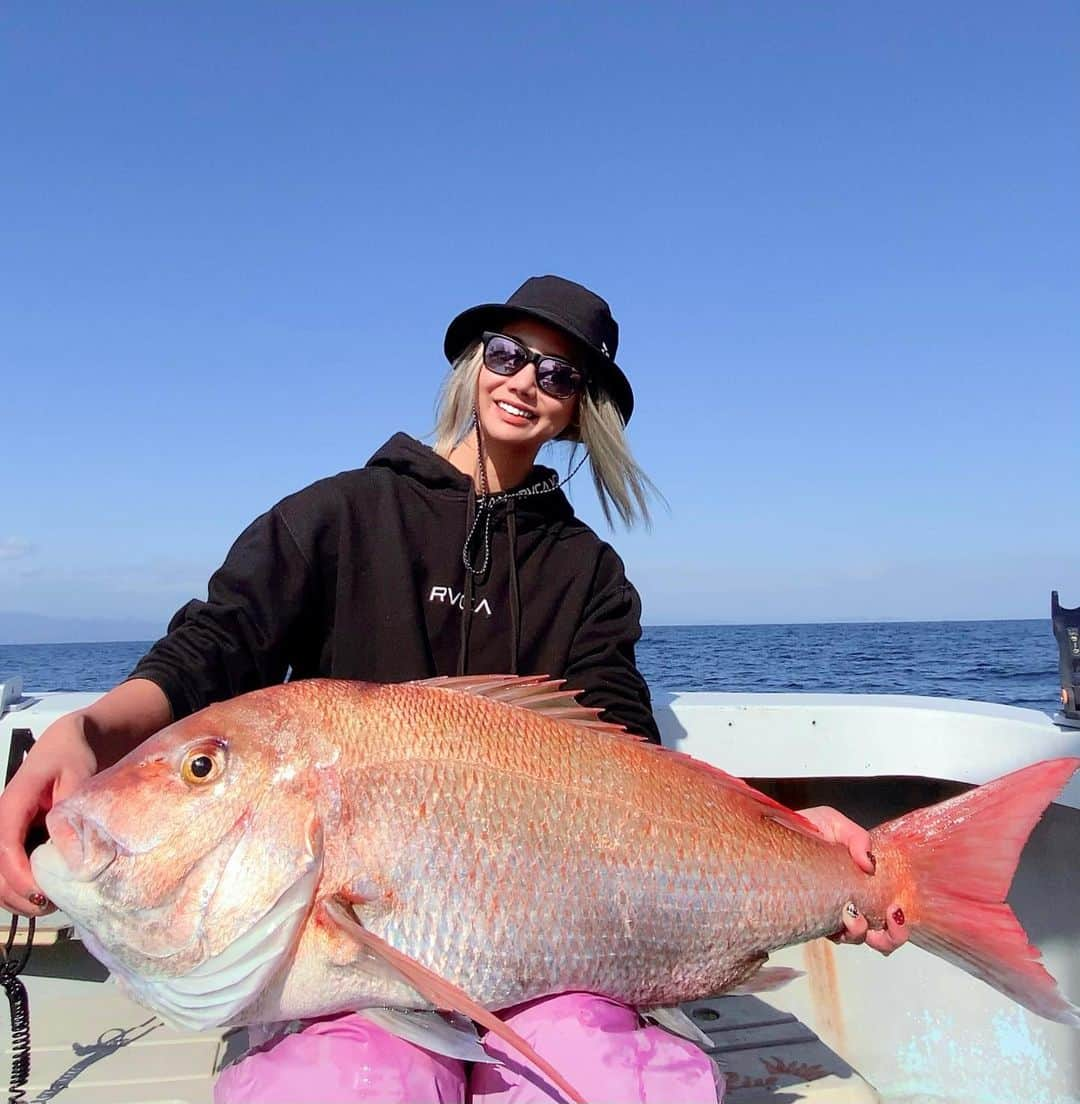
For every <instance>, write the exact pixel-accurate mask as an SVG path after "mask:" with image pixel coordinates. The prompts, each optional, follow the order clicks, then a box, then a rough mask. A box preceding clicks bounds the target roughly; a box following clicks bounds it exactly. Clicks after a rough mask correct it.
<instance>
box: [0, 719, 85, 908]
mask: <svg viewBox="0 0 1080 1104" xmlns="http://www.w3.org/2000/svg"><path fill="white" fill-rule="evenodd" d="M96 770H97V761H96V759H95V757H94V753H93V752H92V751H91V750H90V744H89V743H88V741H87V739H86V718H85V715H84V714H83V713H81V712H79V713H69V714H67V715H66V716H64V717H61V718H60V719H59V720H56V721H54V722H53V723H52V724H51V725H49V727H48V728H47V729H45V731H44V732H43V733H42V734H41V736H40V738H39V739H38V740H37V742H36V743H35V744H34V746H33V747H32V748H31V749H30V751H29V753H28V754H27V756H26V759H25V760H23V764H22V766H21V767H19V769H18V771H17V772H16V773H15V777H14V778H12V780H11V781H10V782H9V783H8V785H7V788H6V789H5V790H4V792H3V793H2V794H0V904H2V905H3V906H4V908H6V909H8V910H9V911H10V912H20V913H22V914H23V915H24V916H41V915H42V914H43V913H46V912H51V911H52V908H53V906H52V905H51V904H50V903H49V902H48V900H47V899H46V898H45V895H44V894H43V893H42V892H41V890H40V889H39V888H38V886H37V885H36V883H35V882H34V876H33V874H32V873H31V872H30V862H29V859H28V857H27V854H26V834H27V832H28V831H29V829H30V826H31V824H33V823H34V821H35V820H37V819H38V818H39V817H40V816H41V815H43V814H44V813H47V812H48V811H49V810H50V809H51V808H52V807H53V805H55V804H56V803H57V802H58V801H62V800H63V799H64V798H65V797H67V795H68V794H70V793H72V792H73V791H74V790H76V789H77V788H78V787H79V786H80V785H81V784H82V783H83V782H85V781H86V779H88V778H89V777H90V776H91V775H92V774H93V773H94V772H95V771H96Z"/></svg>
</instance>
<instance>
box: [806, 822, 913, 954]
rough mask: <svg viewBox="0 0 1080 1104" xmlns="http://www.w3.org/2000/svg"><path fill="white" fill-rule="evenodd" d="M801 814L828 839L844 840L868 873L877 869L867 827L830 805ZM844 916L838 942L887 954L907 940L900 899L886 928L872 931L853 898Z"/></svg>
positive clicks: (889, 910)
mask: <svg viewBox="0 0 1080 1104" xmlns="http://www.w3.org/2000/svg"><path fill="white" fill-rule="evenodd" d="M799 815H800V816H804V817H806V819H807V820H808V821H810V823H811V824H813V825H814V827H815V828H817V829H818V831H820V832H821V834H822V835H823V836H824V837H825V838H826V839H827V840H830V841H831V842H832V843H842V844H843V845H844V846H845V847H846V848H847V849H848V851H850V852H851V857H852V859H853V860H854V862H855V865H856V866H858V868H859V869H860V870H862V871H863V872H864V873H866V874H873V873H874V856H873V855H872V854H871V852H870V833H869V832H868V831H867V830H866V829H865V828H862V827H860V826H859V825H858V824H856V823H855V821H853V820H849V819H848V818H847V817H846V816H844V814H843V813H841V812H838V811H837V810H836V809H833V808H831V807H830V806H828V805H819V806H817V807H815V808H813V809H800V810H799ZM841 919H842V921H843V925H844V926H843V929H842V930H841V931H840V932H839V934H838V935H836V936H834V937H833V939H834V940H835V941H836V942H837V943H865V944H867V946H869V947H873V948H874V950H875V951H880V952H881V953H882V954H883V955H890V954H892V953H893V951H895V950H896V948H897V947H902V946H903V945H904V944H905V943H906V942H907V938H908V933H907V925H906V924H905V923H904V913H903V910H902V909H901V907H900V906H899V905H898V904H897V903H896V902H893V903H892V904H891V905H889V907H888V908H887V909H886V910H885V929H884V930H883V931H877V930H874V931H872V930H871V929H870V925H869V924H868V923H867V922H866V917H865V916H863V914H862V913H861V912H859V910H858V909H857V908H856V907H855V905H854V903H853V902H852V903H849V904H848V906H847V907H846V908H845V909H844V913H843V916H842V918H841Z"/></svg>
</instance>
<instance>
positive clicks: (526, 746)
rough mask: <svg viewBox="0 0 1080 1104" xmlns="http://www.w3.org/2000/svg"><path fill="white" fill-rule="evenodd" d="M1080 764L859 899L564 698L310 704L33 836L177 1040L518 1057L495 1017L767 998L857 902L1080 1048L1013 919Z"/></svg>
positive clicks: (687, 762) (973, 809) (299, 700)
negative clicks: (791, 950) (415, 1048)
mask: <svg viewBox="0 0 1080 1104" xmlns="http://www.w3.org/2000/svg"><path fill="white" fill-rule="evenodd" d="M1078 765H1080V760H1077V759H1059V760H1053V761H1049V762H1045V763H1039V764H1036V765H1034V766H1031V767H1027V768H1025V769H1023V770H1019V771H1016V772H1015V773H1013V774H1010V775H1008V776H1007V777H1005V778H1001V779H998V780H997V781H994V782H990V783H988V784H987V785H985V786H982V787H979V788H977V789H974V790H971V791H969V792H967V793H964V794H962V795H960V796H959V797H956V798H953V799H952V800H950V801H946V802H944V803H942V804H940V805H936V806H934V807H932V808H928V809H922V810H918V811H916V812H913V813H911V814H909V815H907V816H904V817H901V818H899V819H898V820H895V821H891V822H889V823H887V824H884V825H882V826H881V827H879V828H877V829H875V830H874V831H873V832H872V833H871V840H872V850H873V853H874V855H875V857H876V871H875V873H874V874H873V875H867V874H865V873H863V872H862V871H861V870H859V869H858V868H857V867H856V866H855V864H854V863H853V862H852V860H851V858H850V856H849V854H848V851H847V849H846V848H845V847H843V846H840V845H838V844H835V843H831V842H828V841H827V840H825V839H824V838H823V837H822V836H821V834H820V833H819V832H818V830H817V829H816V828H815V827H814V826H813V825H812V824H810V823H809V822H808V821H807V820H805V819H804V818H802V817H801V816H799V815H798V814H797V813H794V812H792V811H791V810H789V809H787V808H785V807H784V806H782V805H779V804H778V803H776V802H774V801H772V800H771V799H769V798H768V797H765V796H764V795H763V794H760V793H758V792H757V791H755V790H753V789H752V788H751V787H749V786H748V785H746V784H745V783H743V782H741V781H739V780H738V779H735V778H732V777H730V776H729V775H726V774H724V773H723V772H721V771H719V770H716V769H715V768H712V767H710V766H707V765H705V764H703V763H700V762H697V761H695V760H692V759H690V758H689V757H687V756H683V755H679V754H677V753H674V752H671V751H667V750H665V749H662V748H659V747H656V746H653V745H650V744H647V743H644V742H642V741H639V740H637V739H636V738H633V737H630V736H627V735H626V734H625V733H623V731H622V730H621V729H618V728H616V727H614V726H611V725H606V724H603V723H601V722H599V721H597V720H596V719H595V711H594V710H588V709H584V708H581V707H579V706H577V705H576V704H575V703H574V702H573V699H572V695H571V694H569V693H567V692H565V691H560V690H559V684H558V683H554V682H551V681H547V680H544V679H538V678H525V679H520V678H509V677H502V676H486V677H475V678H468V677H467V678H464V679H435V680H429V681H427V682H422V683H407V684H399V685H390V686H382V685H373V684H366V683H354V682H338V681H326V680H311V681H304V682H298V683H289V684H286V685H283V686H275V687H272V688H270V689H266V690H260V691H256V692H254V693H251V694H246V695H244V696H242V697H239V698H236V699H233V700H232V701H229V702H225V703H222V704H218V705H212V706H210V707H208V708H207V709H204V710H202V711H201V712H199V713H196V714H193V715H192V716H190V717H187V718H185V719H184V720H182V721H179V722H178V723H176V724H173V725H170V726H169V727H168V728H166V729H164V730H163V731H161V732H160V733H158V734H157V735H156V736H154V737H152V738H151V739H149V740H147V741H146V742H145V743H143V744H142V745H140V746H139V747H138V748H136V749H135V750H134V751H132V752H131V753H130V754H129V755H128V756H126V757H125V758H124V759H122V760H121V761H120V762H118V763H117V764H116V765H115V766H113V767H111V768H109V769H108V770H105V771H103V772H102V773H100V774H98V775H96V776H95V777H94V778H92V779H90V780H89V782H88V783H87V784H86V785H85V786H84V787H83V788H82V789H81V790H80V791H79V792H78V793H76V794H75V795H73V796H71V797H69V798H68V799H67V800H65V801H62V802H60V803H59V804H57V805H56V806H55V807H54V808H53V809H52V811H51V812H50V813H49V816H48V822H47V823H48V829H49V833H50V836H51V841H50V842H49V843H48V844H46V845H44V846H42V847H41V848H39V849H37V850H36V851H35V852H34V854H33V858H32V863H33V870H34V875H35V877H36V879H37V882H38V884H39V885H40V886H41V888H42V889H43V890H44V891H45V892H46V893H47V894H48V895H49V897H50V898H51V899H52V900H53V901H54V902H55V903H56V904H57V905H58V906H60V907H61V908H62V909H63V910H64V911H65V912H66V913H67V914H68V916H69V917H70V918H71V919H72V921H73V922H74V924H75V926H76V928H77V929H78V931H79V932H80V934H81V936H82V938H83V940H84V941H85V942H86V945H87V946H88V947H89V948H90V950H91V951H92V952H93V953H94V954H95V955H96V956H97V957H98V958H100V959H101V961H102V962H103V963H105V964H106V965H107V966H108V967H109V968H110V969H111V970H113V971H114V973H115V974H116V975H118V976H119V978H121V979H122V980H123V981H124V982H126V985H127V988H128V989H129V991H130V992H131V994H132V995H133V996H134V997H135V998H136V999H137V1000H139V1001H141V1002H142V1003H144V1004H146V1005H148V1006H149V1007H151V1008H153V1009H155V1010H156V1011H158V1012H160V1013H161V1014H162V1015H164V1016H166V1017H167V1018H169V1019H171V1020H173V1021H175V1022H179V1023H180V1024H184V1025H187V1026H193V1027H209V1026H213V1025H224V1024H251V1023H261V1022H271V1021H280V1020H289V1019H294V1018H302V1017H308V1016H316V1015H323V1014H327V1013H332V1012H336V1011H340V1010H346V1009H362V1008H371V1009H374V1008H382V1009H390V1010H394V1009H397V1010H415V1009H433V1008H434V1009H444V1010H450V1011H454V1012H458V1013H463V1014H464V1015H465V1016H467V1017H469V1018H471V1019H475V1020H478V1021H480V1022H482V1023H484V1024H486V1025H487V1026H489V1027H492V1028H493V1029H494V1030H496V1031H498V1032H499V1033H500V1034H501V1035H503V1037H504V1038H507V1039H508V1040H509V1041H510V1042H511V1043H512V1044H513V1045H515V1046H520V1047H521V1048H522V1049H525V1052H526V1053H527V1054H529V1056H530V1057H531V1058H533V1059H534V1060H536V1058H535V1055H533V1054H532V1052H531V1051H529V1050H527V1048H525V1044H523V1043H522V1042H521V1041H520V1040H519V1039H517V1037H516V1036H514V1035H513V1033H512V1032H510V1031H509V1029H507V1028H505V1026H504V1025H502V1024H501V1022H500V1021H498V1020H497V1019H496V1018H495V1017H493V1016H492V1015H491V1010H498V1009H500V1008H506V1007H509V1006H510V1005H514V1004H518V1003H520V1002H522V1001H525V1000H529V999H531V998H535V997H540V996H544V995H547V994H552V993H558V992H563V991H569V990H581V991H588V992H592V993H599V994H604V995H606V996H609V997H612V998H614V999H616V1000H619V1001H623V1002H625V1003H627V1004H630V1005H633V1006H636V1007H638V1008H641V1009H663V1008H670V1007H672V1006H675V1005H677V1004H679V1003H680V1002H683V1001H687V1000H692V999H695V998H700V997H704V996H707V995H711V994H716V993H720V992H724V991H727V990H731V989H733V988H736V987H740V986H750V987H753V986H755V985H757V986H758V987H759V988H763V987H767V985H768V984H769V981H768V980H763V979H765V978H766V975H767V971H766V974H759V971H760V970H761V968H762V965H763V963H764V962H765V960H766V958H767V956H768V954H769V952H770V951H773V950H776V949H778V948H781V947H785V946H788V945H790V944H794V943H800V942H803V941H805V940H809V939H812V938H814V937H816V936H822V935H827V934H830V933H833V932H835V931H836V930H837V929H838V928H839V927H840V917H841V912H842V909H843V908H844V906H845V904H846V903H847V902H848V901H851V902H854V903H855V905H856V906H857V907H858V908H859V909H860V910H861V911H862V912H863V913H864V914H865V915H866V917H867V919H868V920H869V922H870V924H871V925H872V926H874V927H883V926H884V912H885V909H886V908H887V907H888V906H889V904H890V903H891V902H898V903H899V904H900V906H901V907H902V909H903V911H904V914H905V917H906V921H907V924H908V925H909V931H910V938H911V940H912V942H913V943H916V944H917V945H919V946H922V947H924V948H926V949H928V950H930V951H933V952H934V953H936V954H939V955H941V956H943V957H945V958H947V959H950V960H951V961H954V962H956V963H957V964H958V965H960V966H961V967H962V968H963V969H965V970H967V971H968V972H970V973H973V974H975V975H976V976H978V977H980V978H982V979H983V980H984V981H987V982H988V983H989V984H990V985H992V986H994V987H995V988H997V989H999V990H1001V991H1002V992H1004V993H1007V994H1008V995H1009V996H1010V997H1012V998H1014V999H1015V1000H1017V1001H1018V1002H1019V1003H1021V1004H1023V1005H1024V1006H1025V1007H1027V1008H1029V1009H1031V1010H1032V1011H1034V1012H1036V1013H1038V1014H1039V1015H1041V1016H1045V1017H1047V1018H1049V1019H1052V1020H1057V1021H1060V1022H1062V1023H1068V1024H1073V1025H1080V1014H1078V1010H1077V1009H1076V1008H1074V1007H1073V1006H1072V1005H1071V1004H1070V1003H1069V1002H1068V1001H1067V1000H1066V999H1065V998H1064V997H1063V996H1062V995H1061V994H1060V993H1059V992H1058V990H1057V987H1056V985H1055V983H1054V980H1053V978H1052V977H1051V976H1050V975H1049V974H1048V973H1047V972H1046V970H1045V969H1044V968H1043V967H1042V965H1041V964H1040V962H1039V956H1038V951H1037V950H1036V949H1035V948H1033V947H1031V946H1029V944H1028V940H1027V937H1026V935H1025V933H1024V931H1023V929H1022V928H1021V927H1020V925H1019V923H1018V922H1017V920H1016V917H1015V916H1014V915H1013V913H1012V911H1011V910H1010V909H1009V907H1008V906H1007V905H1006V904H1004V899H1005V895H1006V893H1007V891H1008V887H1009V883H1010V881H1011V879H1012V876H1013V873H1014V871H1015V867H1016V863H1017V861H1018V858H1019V853H1020V850H1021V848H1022V847H1023V845H1024V843H1025V841H1026V840H1027V837H1028V835H1029V833H1030V831H1031V829H1032V827H1033V826H1034V824H1035V822H1036V821H1037V820H1038V819H1039V817H1040V815H1041V814H1042V811H1043V809H1044V808H1045V807H1046V805H1047V804H1048V803H1049V802H1050V801H1051V800H1052V799H1053V797H1054V796H1055V795H1056V794H1057V793H1058V792H1059V791H1060V789H1061V788H1062V786H1063V785H1064V784H1065V782H1066V781H1067V780H1068V778H1069V777H1070V776H1071V775H1072V773H1073V771H1074V770H1075V769H1076V768H1077V766H1078ZM373 1015H374V1014H373ZM381 1015H383V1020H382V1022H384V1023H385V1024H387V1025H388V1026H390V1027H391V1030H397V1031H399V1033H401V1034H405V1035H407V1036H409V1037H413V1038H414V1039H416V1040H417V1041H421V1042H423V1043H424V1045H430V1046H431V1047H432V1049H437V1050H438V1049H441V1050H444V1051H446V1052H455V1053H461V1054H462V1055H465V1056H468V1057H479V1056H482V1054H483V1052H482V1049H481V1048H480V1047H479V1045H478V1044H475V1041H473V1042H472V1043H462V1044H461V1045H462V1047H463V1048H464V1049H460V1050H459V1051H455V1050H454V1041H453V1039H450V1041H448V1038H449V1037H450V1036H454V1035H455V1029H456V1028H458V1027H460V1025H461V1017H456V1018H455V1017H450V1019H449V1020H447V1019H446V1018H445V1017H443V1018H440V1017H435V1016H431V1017H430V1018H429V1019H428V1020H426V1021H425V1020H424V1019H423V1017H422V1016H421V1017H420V1018H417V1016H415V1015H411V1016H410V1015H404V1014H402V1013H401V1012H398V1013H394V1012H388V1013H383V1014H381ZM677 1020H678V1017H677V1016H676V1017H670V1016H669V1018H668V1022H669V1023H672V1024H674V1026H676V1028H678V1026H679V1024H678V1022H677ZM410 1025H411V1026H410ZM437 1025H442V1026H441V1027H439V1026H437ZM410 1032H411V1036H410ZM440 1033H441V1035H442V1038H437V1037H436V1036H438V1035H440ZM457 1034H461V1033H460V1032H457ZM540 1064H541V1068H543V1069H544V1070H545V1072H547V1073H548V1074H549V1076H551V1077H552V1078H553V1079H555V1080H556V1082H557V1083H558V1084H559V1085H560V1087H562V1088H563V1089H564V1091H566V1092H568V1094H570V1095H572V1096H576V1094H574V1093H573V1090H572V1089H570V1087H569V1086H567V1084H566V1082H565V1081H564V1080H563V1079H562V1078H560V1077H559V1076H558V1075H557V1073H555V1071H553V1070H551V1068H550V1067H549V1066H547V1065H546V1064H545V1063H540Z"/></svg>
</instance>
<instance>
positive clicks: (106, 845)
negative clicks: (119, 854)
mask: <svg viewBox="0 0 1080 1104" xmlns="http://www.w3.org/2000/svg"><path fill="white" fill-rule="evenodd" d="M65 806H66V802H63V801H62V802H61V803H60V804H59V805H57V806H56V807H55V808H54V809H52V810H51V811H50V813H49V815H48V816H47V817H46V818H45V826H46V828H48V830H49V837H50V838H51V839H52V842H53V844H54V845H55V847H56V849H57V851H59V852H60V857H61V858H62V859H63V860H64V862H65V863H66V864H67V868H68V870H69V871H70V872H71V877H72V878H74V879H75V880H76V881H79V882H92V881H93V880H94V879H95V878H97V877H98V876H100V875H101V874H102V873H103V872H104V871H105V870H106V869H107V867H108V866H109V865H110V864H111V863H112V861H113V859H115V858H116V841H115V840H114V839H113V838H112V836H110V835H109V834H108V832H106V831H105V830H104V829H103V828H102V827H101V825H99V824H97V823H95V822H94V821H92V820H88V819H87V818H86V817H84V816H83V815H82V814H81V813H80V812H78V810H76V809H69V808H66V807H65Z"/></svg>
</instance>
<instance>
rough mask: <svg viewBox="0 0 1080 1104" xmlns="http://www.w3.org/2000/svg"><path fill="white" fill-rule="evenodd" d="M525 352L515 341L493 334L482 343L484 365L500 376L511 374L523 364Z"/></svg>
mask: <svg viewBox="0 0 1080 1104" xmlns="http://www.w3.org/2000/svg"><path fill="white" fill-rule="evenodd" d="M525 360H526V352H525V350H524V349H522V347H521V346H520V345H518V343H517V342H516V341H511V340H510V338H508V337H501V336H500V335H498V334H494V335H492V336H491V337H489V338H488V339H487V344H485V345H484V367H485V368H487V369H488V370H489V371H491V372H495V373H496V374H497V375H500V376H512V375H513V374H514V373H515V372H520V371H521V369H522V368H523V367H524V366H525Z"/></svg>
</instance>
